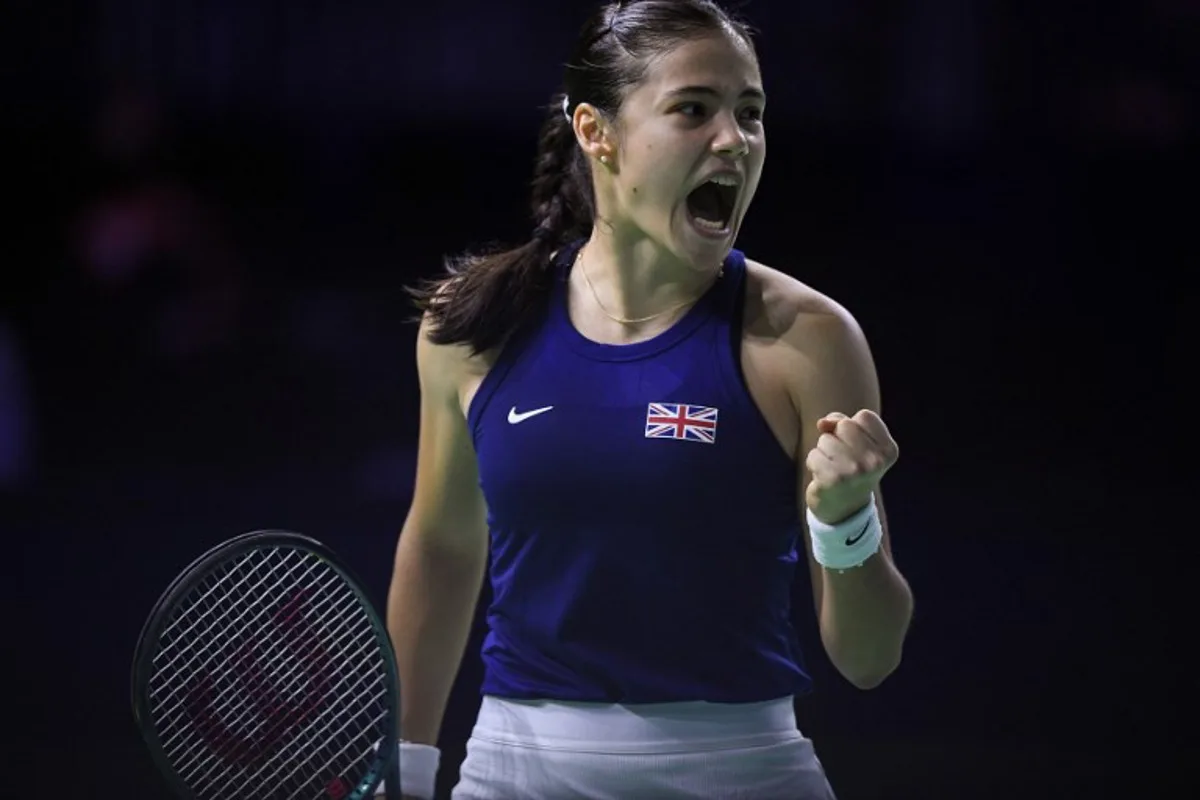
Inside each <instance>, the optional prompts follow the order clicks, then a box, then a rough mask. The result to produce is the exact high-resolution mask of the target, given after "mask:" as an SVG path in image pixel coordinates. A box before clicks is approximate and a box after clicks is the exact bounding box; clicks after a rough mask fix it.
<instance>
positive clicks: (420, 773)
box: [375, 741, 442, 800]
mask: <svg viewBox="0 0 1200 800" xmlns="http://www.w3.org/2000/svg"><path fill="white" fill-rule="evenodd" d="M397 758H398V759H399V764H398V768H397V769H396V770H395V772H396V773H397V774H399V776H400V794H401V796H403V797H412V798H416V799H417V800H433V796H434V793H435V791H436V788H437V772H438V765H439V763H440V762H441V758H442V751H441V750H439V749H438V748H437V747H435V746H433V745H431V744H418V743H417V742H404V741H402V742H400V743H399V745H398V753H397ZM385 793H386V787H385V786H384V783H383V782H380V784H379V786H378V787H377V788H376V789H375V796H376V797H381V796H383V795H384V794H385Z"/></svg>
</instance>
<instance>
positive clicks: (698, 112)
mask: <svg viewBox="0 0 1200 800" xmlns="http://www.w3.org/2000/svg"><path fill="white" fill-rule="evenodd" d="M675 111H676V112H677V113H680V114H683V115H684V116H685V117H695V118H700V117H703V116H705V115H707V114H708V109H706V108H705V107H704V104H703V103H681V104H680V105H678V106H675Z"/></svg>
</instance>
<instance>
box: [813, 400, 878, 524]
mask: <svg viewBox="0 0 1200 800" xmlns="http://www.w3.org/2000/svg"><path fill="white" fill-rule="evenodd" d="M817 430H818V431H820V433H821V436H820V438H819V439H818V440H817V446H816V447H814V448H813V449H812V450H811V451H810V452H809V454H808V457H807V458H806V459H805V462H804V463H805V465H806V466H807V467H808V471H809V473H810V474H811V475H812V480H811V481H810V482H809V484H808V489H807V490H806V491H805V493H804V501H805V503H807V504H808V509H809V511H811V512H812V513H813V516H815V517H816V518H817V519H819V520H820V521H821V522H824V523H826V524H828V525H836V524H837V523H839V522H841V521H842V520H844V519H846V518H847V517H849V516H851V515H852V514H854V513H855V512H856V511H858V510H860V509H861V508H863V507H864V506H865V505H867V503H869V502H870V500H871V493H872V492H874V491H875V487H876V486H878V485H879V479H880V478H882V477H883V475H884V473H885V472H887V471H888V470H889V469H891V468H892V465H893V464H895V463H896V459H897V458H899V457H900V448H899V447H898V446H897V445H896V441H895V440H894V439H893V438H892V435H891V434H890V433H888V429H887V426H886V425H884V424H883V420H882V419H880V418H879V415H878V414H876V413H875V412H874V411H869V410H867V409H863V410H862V411H859V412H858V413H857V414H855V415H854V416H853V417H847V416H846V415H845V414H841V413H836V412H835V413H833V414H828V415H826V416H824V417H822V418H821V419H820V420H818V421H817Z"/></svg>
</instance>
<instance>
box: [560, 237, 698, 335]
mask: <svg viewBox="0 0 1200 800" xmlns="http://www.w3.org/2000/svg"><path fill="white" fill-rule="evenodd" d="M577 267H578V270H577V271H579V270H583V271H585V272H586V280H590V282H591V284H592V287H593V288H594V289H595V292H596V294H597V296H598V299H599V300H600V302H601V303H602V304H603V310H604V311H607V312H608V313H609V314H611V315H613V316H616V317H621V318H624V319H628V320H636V319H642V318H644V317H651V316H654V315H658V314H660V313H663V312H668V310H669V309H678V308H679V307H680V304H690V303H691V302H692V301H694V300H697V299H698V298H699V297H700V296H701V295H702V294H704V292H705V291H706V290H707V289H708V287H709V286H710V285H711V284H712V282H713V280H715V279H716V277H717V275H718V274H719V273H720V270H721V265H720V264H712V265H711V266H708V265H705V266H703V267H699V266H697V265H695V264H692V263H689V262H687V261H683V260H681V259H679V258H678V257H677V256H675V255H674V254H672V253H670V252H669V251H667V250H665V249H664V248H662V247H661V246H660V245H658V244H657V243H656V242H653V241H652V240H650V239H649V238H648V237H646V236H645V235H644V234H641V233H638V234H637V235H636V236H623V235H622V234H621V233H620V232H615V231H610V230H601V226H596V227H595V228H594V229H593V230H592V235H591V238H590V239H588V241H587V243H586V244H585V245H584V246H583V250H582V252H581V254H580V259H579V261H578V262H577ZM576 280H578V281H581V282H583V281H585V276H584V275H573V276H572V281H576ZM667 315H668V314H667V313H663V316H667Z"/></svg>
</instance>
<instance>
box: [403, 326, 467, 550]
mask: <svg viewBox="0 0 1200 800" xmlns="http://www.w3.org/2000/svg"><path fill="white" fill-rule="evenodd" d="M426 334H427V328H426V327H425V325H422V326H421V330H420V332H419V333H418V340H417V372H418V375H419V377H420V383H421V421H420V433H419V437H418V444H417V475H416V485H415V488H414V491H413V500H412V506H411V507H410V509H409V514H408V519H407V520H406V522H405V535H407V536H414V537H417V538H419V539H421V540H423V541H426V542H428V543H430V544H435V545H437V546H439V547H450V548H452V549H454V550H456V551H460V552H464V553H469V554H471V555H480V556H484V555H486V552H487V522H486V508H485V504H484V499H483V493H482V491H481V490H480V488H479V475H478V469H477V466H476V461H475V448H474V446H473V444H472V442H471V437H470V432H469V430H468V429H467V422H466V419H465V418H464V416H463V411H462V405H461V404H460V402H459V391H460V388H461V386H462V384H463V380H464V378H465V376H466V374H467V369H466V364H467V360H468V357H467V355H466V353H465V351H464V349H463V348H460V347H454V346H445V345H434V344H432V343H430V342H429V340H428V338H427V336H426Z"/></svg>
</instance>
